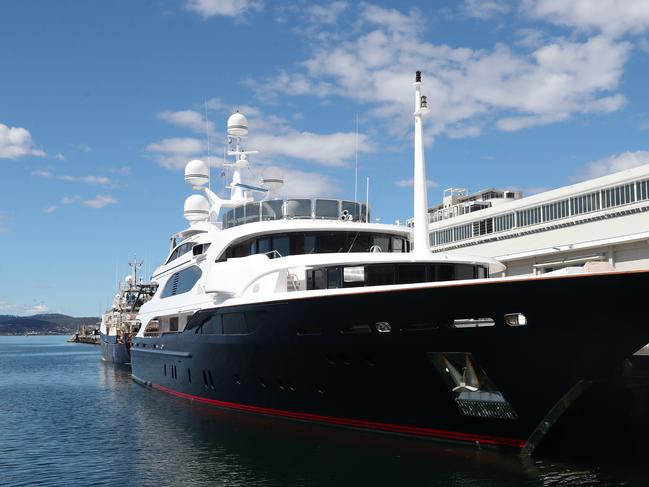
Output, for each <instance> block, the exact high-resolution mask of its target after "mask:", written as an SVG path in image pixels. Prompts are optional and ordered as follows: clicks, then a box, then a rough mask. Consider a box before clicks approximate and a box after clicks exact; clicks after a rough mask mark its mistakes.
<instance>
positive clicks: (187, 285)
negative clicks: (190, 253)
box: [160, 266, 202, 298]
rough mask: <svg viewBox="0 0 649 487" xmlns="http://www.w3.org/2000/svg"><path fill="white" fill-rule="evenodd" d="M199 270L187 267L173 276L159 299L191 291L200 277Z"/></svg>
mask: <svg viewBox="0 0 649 487" xmlns="http://www.w3.org/2000/svg"><path fill="white" fill-rule="evenodd" d="M201 274H202V273H201V270H200V269H199V268H198V267H196V266H191V267H188V268H187V269H183V270H182V271H179V272H176V273H175V274H173V275H172V276H171V277H170V278H169V280H168V281H167V284H165V287H164V289H163V291H162V294H161V295H160V297H161V298H168V297H169V296H175V295H176V294H182V293H186V292H187V291H189V290H191V289H192V288H193V287H194V285H195V284H196V282H197V281H198V280H199V279H200V277H201Z"/></svg>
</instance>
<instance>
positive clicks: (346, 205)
mask: <svg viewBox="0 0 649 487" xmlns="http://www.w3.org/2000/svg"><path fill="white" fill-rule="evenodd" d="M341 211H343V212H344V211H347V213H349V214H350V215H352V219H353V220H354V221H358V220H359V215H360V205H359V204H358V203H356V202H354V201H343V202H342V204H341Z"/></svg>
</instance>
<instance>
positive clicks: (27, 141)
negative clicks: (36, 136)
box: [0, 123, 46, 159]
mask: <svg viewBox="0 0 649 487" xmlns="http://www.w3.org/2000/svg"><path fill="white" fill-rule="evenodd" d="M24 156H36V157H45V156H46V154H45V152H43V151H42V150H41V149H36V148H34V141H33V140H32V134H30V133H29V130H27V129H24V128H22V127H9V126H7V125H5V124H2V123H0V159H18V158H19V157H24Z"/></svg>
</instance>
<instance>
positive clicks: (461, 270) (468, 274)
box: [455, 264, 475, 281]
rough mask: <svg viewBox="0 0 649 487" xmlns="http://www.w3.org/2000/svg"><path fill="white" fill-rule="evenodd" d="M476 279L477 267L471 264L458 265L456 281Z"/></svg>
mask: <svg viewBox="0 0 649 487" xmlns="http://www.w3.org/2000/svg"><path fill="white" fill-rule="evenodd" d="M474 278H475V266H472V265H469V264H456V265H455V279H457V280H458V281H459V280H462V279H474Z"/></svg>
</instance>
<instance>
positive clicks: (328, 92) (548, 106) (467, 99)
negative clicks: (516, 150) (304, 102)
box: [256, 4, 632, 136]
mask: <svg viewBox="0 0 649 487" xmlns="http://www.w3.org/2000/svg"><path fill="white" fill-rule="evenodd" d="M359 16H360V18H361V22H362V24H363V26H364V27H365V29H363V30H361V31H353V32H350V34H349V36H348V39H347V40H346V41H341V42H335V43H326V42H323V43H317V44H314V47H313V48H312V52H311V55H310V56H308V57H307V59H305V60H304V61H303V62H301V63H299V64H298V65H297V68H296V69H295V70H293V71H280V72H279V73H278V74H277V76H275V77H273V78H271V79H268V80H267V82H265V83H259V84H258V85H257V87H256V91H257V93H259V94H261V93H263V94H264V95H266V96H268V95H272V93H275V94H286V95H293V96H294V95H311V96H316V97H328V96H332V95H335V96H342V97H345V98H349V99H353V100H355V101H357V102H359V103H363V104H369V105H370V107H373V108H372V110H371V114H372V115H373V116H375V117H376V118H378V119H382V120H383V121H384V122H385V124H386V126H387V127H388V128H389V129H390V130H391V131H392V133H393V134H395V135H400V136H406V134H409V132H410V131H409V128H410V124H411V120H410V118H411V116H410V112H411V110H412V78H413V77H414V71H415V70H416V69H422V68H423V69H424V73H423V74H424V82H425V86H424V89H423V90H424V94H426V95H427V96H428V104H429V107H430V108H431V110H430V113H429V114H428V116H427V119H428V120H429V121H428V122H427V123H429V124H431V130H430V132H428V135H429V136H432V135H435V134H439V133H449V132H450V134H451V135H453V134H454V130H455V135H457V134H458V133H459V134H461V133H462V130H463V129H464V130H466V129H465V127H467V126H471V127H474V128H472V129H471V130H469V131H468V132H466V135H475V134H476V133H478V131H479V130H481V128H480V127H481V126H482V125H484V123H487V122H488V121H490V120H491V119H493V118H496V119H499V118H503V119H504V121H503V122H502V123H500V124H499V126H500V127H502V128H503V129H506V130H514V129H516V128H517V127H519V128H524V127H527V126H532V125H534V124H539V123H550V121H551V120H553V119H554V120H555V121H558V120H564V119H566V118H567V117H570V116H572V115H573V114H583V113H595V112H600V113H602V112H603V113H607V112H611V111H615V110H618V109H620V107H622V106H623V105H624V104H625V98H624V97H623V96H622V95H621V94H619V93H616V90H617V88H618V85H619V82H620V79H621V77H622V74H623V71H624V65H625V63H626V61H627V59H628V56H629V53H630V50H631V47H632V46H631V44H630V43H628V42H623V41H615V40H612V39H611V38H610V37H607V36H605V35H596V36H593V37H591V38H588V39H586V40H583V41H578V40H570V39H564V38H559V39H554V40H552V41H551V42H548V41H544V42H542V39H537V41H538V42H542V44H541V45H540V46H539V47H534V48H532V49H530V48H528V49H523V50H520V49H519V50H514V49H512V48H510V47H508V46H505V45H502V44H496V45H495V46H494V47H493V48H490V49H489V48H488V49H470V48H463V47H452V46H449V45H444V44H433V43H431V42H428V41H426V40H425V39H424V37H423V36H422V35H421V34H419V33H418V30H417V28H416V26H417V25H418V23H419V21H420V20H419V19H420V17H418V16H417V15H414V14H412V13H410V14H408V15H406V14H402V13H400V12H399V11H397V10H394V9H383V8H381V7H378V6H368V5H367V4H364V5H363V6H361V8H360V14H359ZM368 29H369V30H368ZM358 32H360V33H358ZM518 117H531V118H527V119H525V118H523V119H519V118H518ZM510 119H511V120H510Z"/></svg>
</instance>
